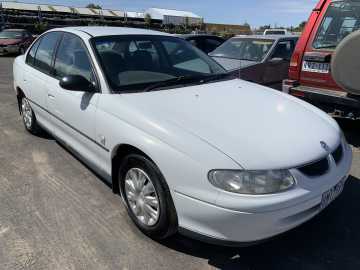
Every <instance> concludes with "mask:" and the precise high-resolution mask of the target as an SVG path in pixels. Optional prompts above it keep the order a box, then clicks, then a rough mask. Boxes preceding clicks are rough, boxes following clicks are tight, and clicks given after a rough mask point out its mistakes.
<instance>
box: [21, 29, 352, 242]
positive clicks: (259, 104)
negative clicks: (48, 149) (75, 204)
mask: <svg viewBox="0 0 360 270" xmlns="http://www.w3.org/2000/svg"><path fill="white" fill-rule="evenodd" d="M14 79H15V81H14V87H15V92H16V95H17V97H18V101H19V108H20V112H21V114H22V117H23V120H24V124H25V128H26V129H27V130H28V131H29V132H31V133H35V134H36V133H37V132H39V131H40V129H41V128H43V129H45V130H47V131H48V132H50V133H51V134H52V135H53V136H54V137H55V138H57V139H58V140H59V141H60V142H62V143H63V144H64V146H66V147H67V148H69V149H70V150H71V151H72V152H73V153H74V154H76V155H77V156H79V157H80V158H81V159H82V160H83V161H84V162H86V163H87V164H89V166H91V167H92V168H93V169H94V170H96V171H97V172H98V173H99V174H100V175H101V176H102V177H104V178H105V179H106V180H107V181H108V182H109V183H111V184H112V186H113V190H114V192H119V191H120V193H121V195H122V198H123V201H124V203H125V205H126V207H127V209H128V213H129V215H130V217H131V218H132V220H133V221H134V223H135V224H136V225H137V226H138V227H139V228H140V230H142V231H143V232H144V233H145V234H147V235H149V236H151V237H153V238H165V237H167V236H169V235H171V234H173V233H175V232H177V231H179V232H181V233H188V234H190V235H191V236H193V237H198V238H200V239H203V240H205V241H215V242H217V241H219V243H221V244H226V245H227V244H234V243H235V244H243V243H248V242H254V241H259V240H263V239H267V238H270V237H272V236H275V235H278V234H280V233H282V232H285V231H288V230H289V229H291V228H294V227H296V226H298V225H300V224H302V223H303V222H305V221H307V220H309V219H310V218H312V217H314V216H315V215H316V214H318V213H319V212H320V211H321V210H322V209H324V208H325V207H326V206H327V205H328V204H329V203H330V202H331V201H333V200H334V199H335V198H336V197H337V196H338V195H339V194H340V193H341V191H342V189H343V186H344V184H345V181H346V179H347V176H348V174H349V170H350V167H351V162H352V151H351V148H350V146H349V145H348V144H347V142H346V141H345V139H344V137H343V135H342V132H341V130H340V128H339V126H338V125H337V123H336V122H335V121H334V120H333V119H332V118H330V117H329V116H327V115H326V114H325V113H323V112H322V111H320V110H318V109H317V108H315V107H313V106H311V105H309V104H307V103H305V102H303V101H301V100H298V99H296V98H294V97H291V96H289V95H285V94H282V93H280V92H278V91H274V90H271V89H269V88H265V87H262V86H260V85H255V84H252V83H249V82H245V81H242V80H239V79H233V78H231V77H229V75H228V74H227V73H226V72H225V70H224V69H223V68H222V67H221V66H219V64H217V63H216V62H214V61H213V60H212V59H211V58H209V57H208V56H207V55H205V54H204V53H202V52H201V51H199V50H197V49H196V48H194V47H193V46H191V44H189V43H187V42H186V41H184V40H182V39H179V38H177V37H174V36H171V35H167V34H164V33H160V32H155V31H148V30H141V29H130V28H110V27H80V28H63V29H55V30H52V31H49V32H47V33H45V34H43V35H41V36H40V37H39V38H38V39H37V40H36V41H35V42H34V43H33V45H32V46H31V47H30V49H29V50H28V52H27V53H26V54H25V55H24V56H19V57H18V58H16V60H15V63H14ZM75 180H76V179H75Z"/></svg>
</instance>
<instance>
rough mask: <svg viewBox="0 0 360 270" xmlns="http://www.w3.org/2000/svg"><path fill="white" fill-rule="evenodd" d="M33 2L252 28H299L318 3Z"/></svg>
mask: <svg viewBox="0 0 360 270" xmlns="http://www.w3.org/2000/svg"><path fill="white" fill-rule="evenodd" d="M10 1H11V0H10ZM19 2H29V3H34V2H36V3H51V4H60V5H71V6H85V5H87V4H88V3H89V2H93V3H97V4H100V5H102V6H103V8H114V9H122V10H128V11H143V10H145V9H146V8H149V7H162V8H173V9H182V10H189V11H192V12H194V13H196V14H198V15H200V16H202V17H204V18H205V21H206V22H213V23H230V24H242V23H244V22H248V23H249V24H250V25H251V26H252V27H254V26H259V25H264V24H271V25H272V26H274V25H278V26H290V25H294V26H296V25H298V24H299V23H300V22H302V21H304V20H307V18H308V17H309V15H310V11H311V10H312V9H313V8H314V7H315V5H316V3H317V2H318V0H202V1H201V0H107V1H97V0H94V1H92V0H76V1H75V0H73V1H69V0H45V1H43V0H30V1H28V0H20V1H19Z"/></svg>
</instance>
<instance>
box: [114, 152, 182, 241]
mask: <svg viewBox="0 0 360 270" xmlns="http://www.w3.org/2000/svg"><path fill="white" fill-rule="evenodd" d="M119 187H120V191H121V195H122V198H123V201H124V203H125V206H126V208H127V210H128V213H129V216H130V218H131V219H132V221H133V222H134V223H135V224H136V226H137V227H138V228H139V229H140V230H141V231H142V232H143V233H145V234H146V235H148V236H150V237H151V238H154V239H163V238H166V237H168V236H170V235H171V234H173V233H175V232H176V230H177V216H176V211H175V207H174V204H173V201H172V199H171V195H170V191H169V188H168V186H167V184H166V182H165V179H164V177H163V176H162V174H161V172H160V171H159V169H158V168H157V166H156V165H155V164H154V163H153V162H152V161H150V160H149V159H148V158H146V157H144V156H142V155H138V154H131V155H129V156H127V157H126V158H125V160H124V161H123V163H122V165H121V169H120V172H119Z"/></svg>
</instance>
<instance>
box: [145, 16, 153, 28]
mask: <svg viewBox="0 0 360 270" xmlns="http://www.w3.org/2000/svg"><path fill="white" fill-rule="evenodd" d="M151 20H152V18H151V15H150V14H149V13H146V14H145V17H144V21H145V24H146V25H147V26H148V27H150V26H151Z"/></svg>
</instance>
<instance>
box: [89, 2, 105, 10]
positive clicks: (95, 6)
mask: <svg viewBox="0 0 360 270" xmlns="http://www.w3.org/2000/svg"><path fill="white" fill-rule="evenodd" d="M86 7H87V8H93V9H102V6H100V5H97V4H94V3H90V4H88V5H87V6H86Z"/></svg>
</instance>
